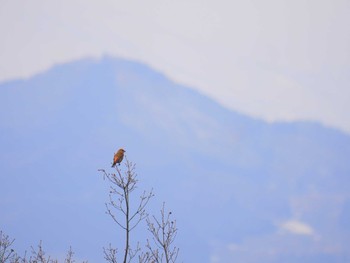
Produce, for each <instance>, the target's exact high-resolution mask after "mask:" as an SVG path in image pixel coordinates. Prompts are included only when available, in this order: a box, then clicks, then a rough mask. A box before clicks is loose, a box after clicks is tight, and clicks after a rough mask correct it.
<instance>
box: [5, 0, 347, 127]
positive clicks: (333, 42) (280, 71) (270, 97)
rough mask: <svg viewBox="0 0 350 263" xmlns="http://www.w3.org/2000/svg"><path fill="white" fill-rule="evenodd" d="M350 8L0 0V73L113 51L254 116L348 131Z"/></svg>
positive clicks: (183, 0)
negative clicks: (325, 125)
mask: <svg viewBox="0 0 350 263" xmlns="http://www.w3.org/2000/svg"><path fill="white" fill-rule="evenodd" d="M349 14H350V1H348V0H344V1H342V0H329V1H327V0H317V1H316V0H315V1H313V0H303V1H301V0H290V1H281V0H265V1H258V0H255V1H254V0H253V1H232V0H229V1H228V0H227V1H216V0H215V1H214V0H213V1H208V0H176V1H168V0H147V1H136V0H128V1H119V0H102V1H96V0H94V1H90V0H84V1H82V0H78V1H77V0H60V1H46V0H32V1H23V0H22V1H20V0H0V36H1V41H0V57H1V59H0V81H4V80H9V79H13V78H18V77H28V76H31V75H33V74H35V73H38V72H40V71H42V70H45V69H47V68H48V67H50V66H52V65H54V64H56V63H62V62H68V61H71V60H74V59H78V58H81V57H86V56H96V57H99V56H101V55H104V54H111V55H115V56H121V57H125V58H131V59H136V60H139V61H142V62H145V63H147V64H149V65H151V66H152V67H154V68H156V69H157V70H160V71H162V72H164V73H165V74H166V75H168V76H169V77H171V78H172V79H173V80H175V81H177V82H180V83H184V84H187V85H191V86H193V87H195V88H197V89H198V90H200V91H201V92H203V93H205V94H207V95H209V96H211V97H212V98H214V99H216V100H217V101H219V102H221V103H222V104H224V105H226V106H228V107H230V108H232V109H234V110H238V111H240V112H243V113H247V114H249V115H252V116H256V117H262V118H264V119H266V120H269V121H274V120H296V119H298V120H300V119H302V120H305V119H307V120H318V121H321V122H322V123H324V124H327V125H331V126H335V127H338V128H341V129H343V130H346V131H347V132H350V118H349V116H348V113H349V112H350V104H349V103H348V102H349V99H350V84H349V83H350V48H349V47H350V33H349V27H350V16H349Z"/></svg>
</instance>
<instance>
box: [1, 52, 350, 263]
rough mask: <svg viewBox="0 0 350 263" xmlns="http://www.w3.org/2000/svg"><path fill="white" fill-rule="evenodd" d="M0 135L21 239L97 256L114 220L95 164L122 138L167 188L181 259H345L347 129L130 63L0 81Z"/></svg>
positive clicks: (349, 186) (149, 182)
mask: <svg viewBox="0 0 350 263" xmlns="http://www.w3.org/2000/svg"><path fill="white" fill-rule="evenodd" d="M208 74H210V73H208ZM0 146H1V147H0V168H1V174H0V185H1V187H0V189H1V190H0V229H2V230H3V231H5V232H6V233H7V234H8V235H10V236H13V237H15V238H16V244H17V246H18V247H19V249H20V250H21V249H22V251H24V250H25V249H28V248H29V247H30V245H35V244H36V243H37V242H38V241H39V240H43V242H44V245H45V247H46V250H47V251H48V253H49V252H51V251H52V254H56V255H58V256H59V255H61V254H62V253H65V251H66V250H67V248H68V247H69V245H71V246H72V247H73V249H74V250H75V252H76V255H77V256H78V257H81V259H85V260H86V259H87V260H89V262H102V260H103V255H102V246H107V245H108V244H109V243H110V242H112V243H117V242H118V240H120V238H119V236H120V232H119V231H118V229H117V226H115V225H114V224H113V222H112V220H110V218H108V216H107V215H105V214H104V202H106V201H107V196H108V193H107V191H106V183H105V182H104V181H103V179H102V177H101V175H100V174H99V173H98V172H97V169H99V168H105V169H109V167H110V162H111V160H112V157H113V153H114V151H115V150H116V149H117V148H119V147H124V148H125V149H126V151H127V152H126V155H127V158H128V159H129V160H131V161H133V162H135V163H136V164H137V173H138V174H139V179H140V181H141V182H140V184H141V185H140V187H143V188H146V189H150V188H152V187H153V189H154V191H155V193H156V196H155V198H154V200H153V202H152V204H151V207H150V208H151V209H152V210H153V211H154V212H157V211H158V210H159V208H160V204H161V203H162V202H163V201H165V202H166V204H167V207H168V208H169V209H171V210H172V211H173V213H174V216H175V217H176V219H177V221H178V226H179V235H178V239H177V245H178V246H179V247H180V249H181V250H180V254H181V258H180V261H179V262H182V260H183V261H184V262H198V263H199V262H200V263H205V262H208V263H209V262H210V263H214V262H220V263H231V262H252V263H255V262H267V263H270V262H271V263H272V262H290V263H294V262H295V263H296V262H298V263H300V262H303V263H305V262H307V263H316V262H317V263H320V262H346V260H345V259H346V258H350V252H349V249H348V244H349V242H350V235H349V234H350V233H349V229H350V177H349V176H350V162H349V156H350V136H348V135H346V134H344V133H341V132H339V131H337V130H334V129H330V128H327V127H324V126H321V125H319V124H317V123H309V122H294V123H275V124H268V123H265V122H263V121H260V120H256V119H252V118H250V117H248V116H244V115H242V114H239V113H236V112H233V111H230V110H228V109H226V108H224V107H222V106H220V105H219V104H217V103H216V102H214V101H212V100H211V99H209V98H207V97H205V96H203V95H201V94H199V93H197V92H196V91H194V90H193V89H190V88H188V87H184V86H181V85H178V84H176V83H174V82H172V81H170V80H169V79H167V78H166V77H165V76H164V75H162V74H160V73H158V72H155V71H154V70H152V69H151V68H149V67H147V66H145V65H142V64H139V63H136V62H132V61H127V60H121V59H115V58H111V57H105V58H103V59H101V60H93V59H84V60H80V61H76V62H73V63H68V64H63V65H58V66H56V67H54V68H52V69H50V70H48V71H46V72H44V73H42V74H40V75H37V76H35V77H32V78H30V79H26V80H18V81H12V82H8V83H3V84H0ZM111 171H112V170H111ZM111 229H113V230H112V231H111ZM135 238H136V237H135ZM344 260H345V261H344Z"/></svg>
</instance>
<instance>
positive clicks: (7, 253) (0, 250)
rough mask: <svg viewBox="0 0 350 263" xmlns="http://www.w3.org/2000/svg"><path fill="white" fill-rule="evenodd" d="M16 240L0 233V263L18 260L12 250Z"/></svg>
mask: <svg viewBox="0 0 350 263" xmlns="http://www.w3.org/2000/svg"><path fill="white" fill-rule="evenodd" d="M13 242H15V240H14V239H10V238H9V236H7V235H5V234H4V233H3V232H2V231H0V263H5V262H14V261H15V260H16V259H17V255H16V253H15V251H14V250H13V249H12V244H13Z"/></svg>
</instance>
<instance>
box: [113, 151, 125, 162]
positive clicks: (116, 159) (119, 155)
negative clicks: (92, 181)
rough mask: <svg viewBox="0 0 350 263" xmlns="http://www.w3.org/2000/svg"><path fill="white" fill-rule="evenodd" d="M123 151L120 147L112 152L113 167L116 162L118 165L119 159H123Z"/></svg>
mask: <svg viewBox="0 0 350 263" xmlns="http://www.w3.org/2000/svg"><path fill="white" fill-rule="evenodd" d="M124 153H125V151H124V149H123V148H121V149H119V150H118V151H117V152H116V153H115V154H114V158H113V164H112V167H114V166H115V165H116V164H119V165H120V163H121V161H123V158H124Z"/></svg>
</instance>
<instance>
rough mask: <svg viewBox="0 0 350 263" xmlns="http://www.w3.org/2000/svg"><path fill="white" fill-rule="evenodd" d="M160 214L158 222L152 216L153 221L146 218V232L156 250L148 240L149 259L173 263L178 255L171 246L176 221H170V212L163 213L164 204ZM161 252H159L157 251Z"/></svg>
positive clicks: (176, 249) (177, 251)
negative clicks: (151, 238)
mask: <svg viewBox="0 0 350 263" xmlns="http://www.w3.org/2000/svg"><path fill="white" fill-rule="evenodd" d="M160 213H161V219H160V220H158V219H157V218H156V217H155V216H152V218H153V220H151V219H150V218H147V225H148V230H149V231H150V232H151V234H152V236H153V241H154V244H155V245H156V247H157V248H154V247H153V246H151V244H150V242H149V240H148V241H147V245H146V247H147V248H148V250H149V252H150V254H151V259H152V260H154V262H157V263H160V262H163V260H165V261H164V262H166V263H170V262H172V263H173V262H175V261H176V259H177V256H178V254H179V249H178V248H177V247H175V246H172V244H173V242H174V241H175V238H176V235H177V227H176V220H171V215H172V213H171V212H168V213H166V212H165V204H164V203H163V207H162V210H161V211H160ZM159 249H160V250H161V252H160V251H159Z"/></svg>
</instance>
